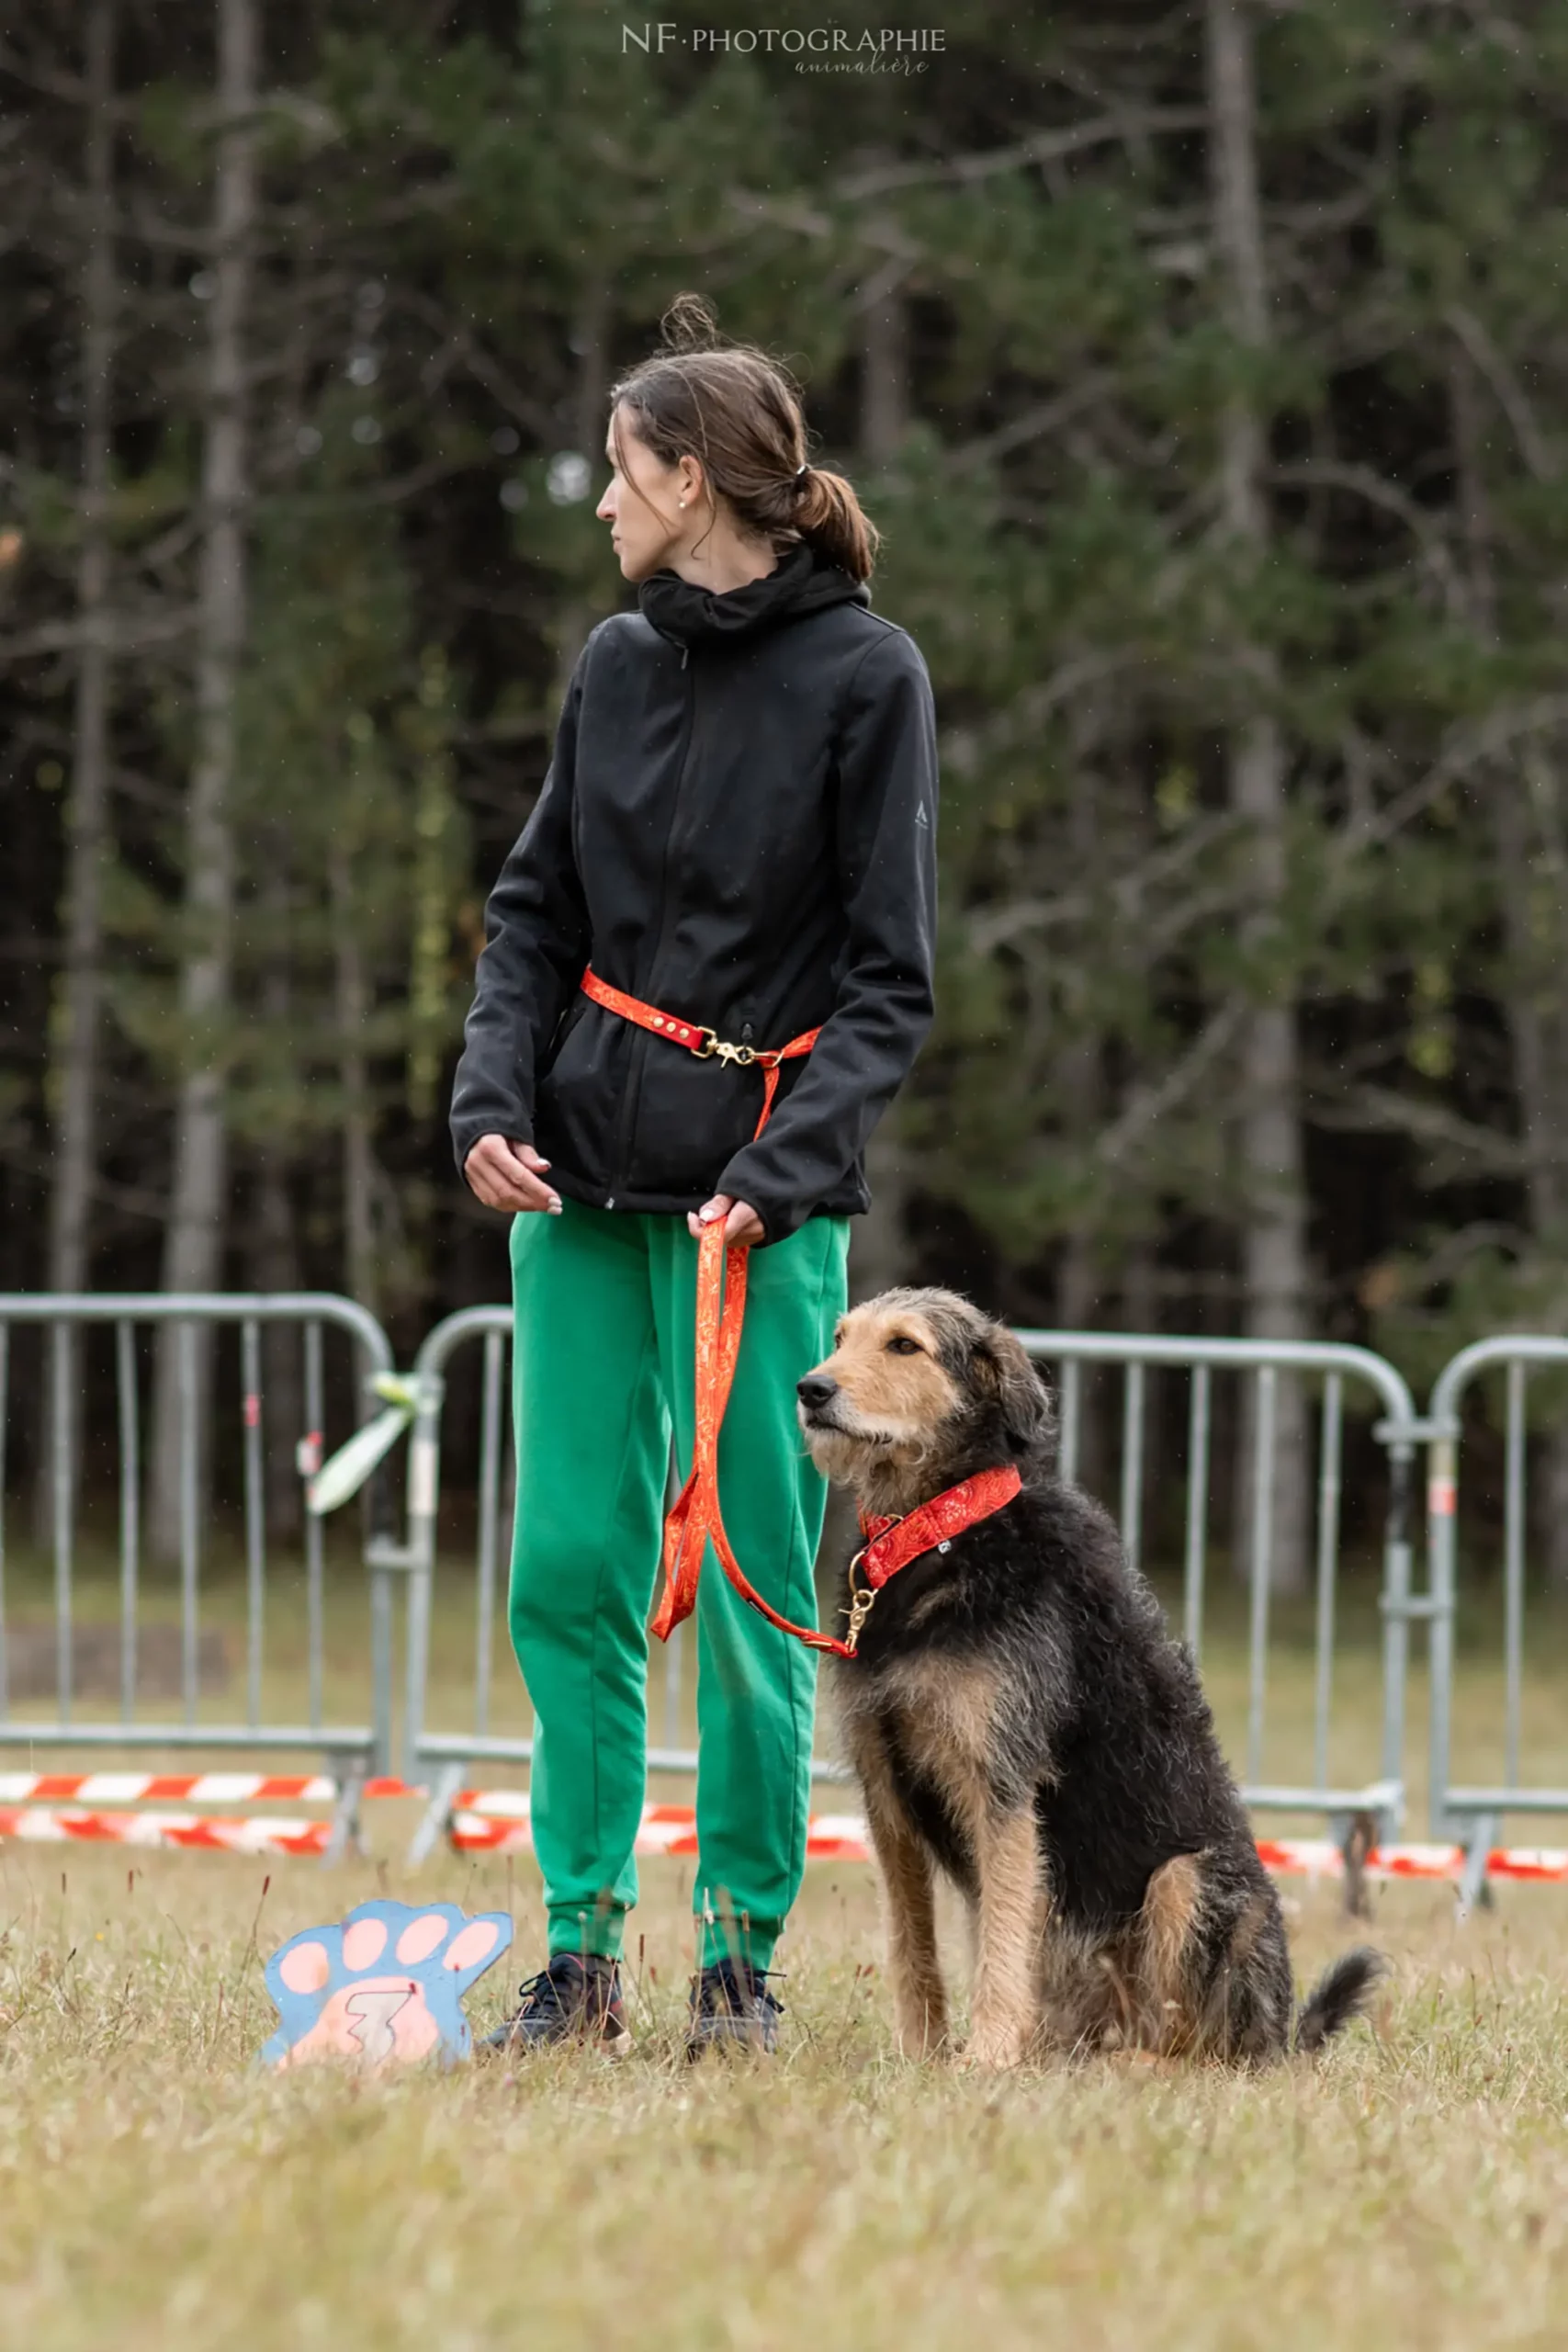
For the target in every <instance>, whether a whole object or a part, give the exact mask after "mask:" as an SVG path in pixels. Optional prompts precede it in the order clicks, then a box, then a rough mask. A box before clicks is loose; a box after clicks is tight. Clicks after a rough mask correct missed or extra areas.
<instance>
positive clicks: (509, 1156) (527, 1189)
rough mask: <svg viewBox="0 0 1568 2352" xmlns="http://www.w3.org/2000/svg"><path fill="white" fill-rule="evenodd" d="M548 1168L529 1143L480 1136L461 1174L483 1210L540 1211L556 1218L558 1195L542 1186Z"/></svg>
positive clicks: (498, 1137)
mask: <svg viewBox="0 0 1568 2352" xmlns="http://www.w3.org/2000/svg"><path fill="white" fill-rule="evenodd" d="M549 1164H550V1163H549V1161H548V1160H547V1159H540V1158H539V1155H538V1153H537V1152H536V1150H535V1148H534V1147H533V1145H532V1144H531V1143H514V1142H513V1140H512V1138H511V1136H480V1137H479V1141H478V1143H477V1144H475V1146H474V1148H473V1149H472V1151H470V1152H469V1154H468V1158H467V1159H465V1160H464V1162H463V1173H464V1175H465V1176H466V1177H467V1178H468V1189H469V1191H470V1192H472V1193H476V1194H477V1195H478V1197H479V1199H480V1200H481V1201H482V1202H483V1203H484V1204H485V1206H486V1208H487V1209H517V1210H525V1209H543V1210H545V1211H546V1212H547V1215H548V1216H559V1215H560V1194H559V1193H558V1192H557V1191H556V1190H555V1189H554V1187H553V1186H552V1185H549V1184H547V1183H546V1182H544V1174H545V1170H546V1169H547V1167H548V1166H549Z"/></svg>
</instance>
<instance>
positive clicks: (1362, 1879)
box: [1332, 1807, 1379, 1919]
mask: <svg viewBox="0 0 1568 2352" xmlns="http://www.w3.org/2000/svg"><path fill="white" fill-rule="evenodd" d="M1332 1835H1333V1838H1334V1842H1335V1844H1336V1845H1337V1847H1338V1849H1339V1856H1340V1860H1342V1861H1343V1863H1344V1865H1345V1881H1344V1883H1345V1916H1346V1917H1347V1918H1349V1919H1370V1918H1371V1916H1372V1906H1371V1898H1370V1896H1369V1894H1368V1893H1367V1862H1368V1860H1369V1858H1370V1856H1371V1852H1372V1850H1373V1849H1374V1847H1375V1846H1376V1845H1377V1843H1378V1835H1379V1831H1378V1817H1377V1815H1376V1814H1375V1813H1372V1812H1371V1811H1369V1810H1368V1809H1366V1808H1365V1807H1362V1808H1360V1809H1359V1810H1358V1811H1357V1812H1355V1813H1351V1814H1339V1815H1337V1816H1336V1818H1335V1820H1334V1822H1333V1824H1332Z"/></svg>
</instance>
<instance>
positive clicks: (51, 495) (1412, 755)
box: [0, 0, 1568, 1566]
mask: <svg viewBox="0 0 1568 2352" xmlns="http://www.w3.org/2000/svg"><path fill="white" fill-rule="evenodd" d="M902 5H903V0H900V6H902ZM650 21H651V33H650ZM658 21H660V20H649V19H645V18H644V17H640V16H638V17H628V16H625V15H623V14H622V13H621V11H620V10H619V9H618V8H615V9H612V8H607V7H605V6H601V5H598V0H570V5H565V0H451V4H450V5H448V4H447V0H377V5H375V6H371V5H369V0H318V5H316V6H312V7H310V8H307V7H304V6H300V5H299V0H182V5H178V6H174V5H164V6H156V5H148V4H147V0H72V4H71V5H62V6H57V7H55V8H52V9H48V10H45V9H35V10H30V11H27V12H18V13H17V15H16V16H15V17H13V18H12V19H11V22H10V26H9V29H8V30H7V32H6V34H5V36H4V39H3V42H0V107H3V112H0V251H3V254H4V290H5V299H4V301H3V302H0V346H3V350H4V366H3V368H0V709H3V722H0V761H3V765H0V824H3V828H4V843H5V856H4V859H3V861H0V1188H3V1198H4V1214H3V1216H0V1289H28V1288H31V1289H36V1288H42V1287H49V1286H58V1287H63V1288H77V1287H93V1288H98V1289H120V1288H132V1287H148V1288H157V1287H159V1286H161V1285H165V1284H166V1285H169V1286H175V1287H182V1288H213V1287H252V1286H254V1287H258V1288H264V1289H275V1288H280V1287H294V1286H297V1285H303V1284H313V1285H318V1286H321V1287H322V1288H327V1289H333V1290H346V1291H349V1292H352V1293H353V1294H354V1295H355V1296H357V1297H358V1298H360V1299H362V1300H364V1301H365V1302H366V1303H367V1305H369V1306H371V1307H372V1308H373V1309H374V1310H375V1311H376V1313H377V1314H378V1315H379V1316H380V1317H383V1319H384V1320H385V1321H386V1322H387V1324H388V1327H389V1329H390V1330H391V1331H392V1333H393V1335H394V1339H395V1341H396V1344H397V1346H398V1348H399V1351H400V1355H401V1354H402V1353H403V1351H405V1350H406V1349H407V1348H410V1347H412V1344H413V1342H414V1341H415V1340H417V1338H418V1337H419V1335H420V1334H421V1333H422V1332H423V1330H424V1329H427V1328H428V1327H429V1325H430V1324H431V1323H432V1322H433V1321H434V1319H435V1318H436V1317H438V1316H439V1315H441V1314H442V1313H444V1312H445V1311H446V1310H447V1309H449V1308H451V1307H453V1306H458V1305H462V1304H465V1303H468V1302H469V1301H473V1300H479V1299H490V1298H494V1297H497V1296H501V1295H504V1291H505V1283H506V1259H505V1251H504V1229H503V1227H502V1221H501V1220H500V1219H499V1218H496V1217H493V1216H491V1215H490V1214H489V1213H488V1212H486V1211H484V1210H482V1209H480V1208H479V1205H478V1204H476V1203H475V1202H473V1201H472V1200H471V1199H469V1198H468V1197H467V1196H466V1194H465V1193H464V1191H463V1189H462V1187H461V1186H460V1184H459V1182H458V1181H457V1176H456V1173H455V1170H454V1169H453V1165H452V1159H451V1154H450V1149H449V1146H448V1142H447V1136H446V1099H447V1093H448V1088H449V1081H450V1076H451V1071H452V1068H453V1063H454V1058H455V1053H456V1048H457V1040H458V1036H459V1033H460V1027H461V1022H462V1016H463V1012H464V1009H465V1006H466V1003H467V1000H468V990H469V986H470V979H471V973H472V967H473V961H474V956H475V954H476V951H477V948H478V946H479V944H480V941H481V937H482V933H481V910H482V905H483V899H484V895H485V892H486V889H487V888H488V886H489V883H490V881H491V878H492V877H493V876H494V874H495V872H496V870H497V869H498V867H499V865H500V863H501V860H502V856H503V854H504V853H505V851H506V849H507V847H508V846H509V844H510V843H511V842H512V840H513V837H514V836H515V834H516V833H517V831H519V829H520V828H521V826H522V824H523V822H524V820H525V817H526V815H527V812H528V809H529V807H530V805H531V802H532V798H533V796H534V794H535V792H536V789H537V786H538V785H539V782H540V780H541V777H542V775H543V773H544V769H545V766H546V763H547V757H548V750H549V741H550V735H551V729H552V726H553V722H554V716H555V711H556V707H557V701H558V695H559V692H560V689H561V685H562V682H563V679H564V676H565V674H566V673H567V671H568V669H569V667H570V663H571V662H572V660H573V658H574V656H575V654H576V651H577V650H578V648H579V646H580V644H581V640H582V638H583V636H584V634H585V632H586V631H587V630H588V628H590V627H592V624H593V622H594V621H595V620H596V619H597V618H598V617H599V616H602V615H604V614H605V613H607V612H610V611H612V610H615V608H616V607H617V606H619V605H622V604H624V603H625V602H626V597H627V591H626V588H625V585H624V583H623V582H622V581H621V579H620V576H619V572H618V570H617V569H616V567H615V564H614V562H613V560H612V559H611V555H610V551H609V548H608V545H607V539H606V534H605V531H604V526H601V525H599V524H597V523H596V522H595V521H594V520H593V511H592V510H593V503H594V501H595V498H596V497H597V495H598V493H599V491H600V489H601V488H602V486H603V481H604V469H603V463H602V458H601V454H600V452H601V447H602V439H603V432H604V419H605V392H606V388H607V386H608V385H609V383H610V382H611V381H612V380H613V379H614V377H615V373H616V371H617V370H618V369H619V368H623V367H624V366H625V365H626V363H628V362H630V361H632V360H635V359H636V358H637V357H638V356H642V355H643V354H644V353H645V352H646V351H647V350H648V349H649V346H650V345H651V344H652V343H653V341H654V339H655V337H656V334H657V326H658V321H659V317H660V312H661V311H662V310H663V308H664V307H665V305H666V303H667V302H668V301H669V300H670V298H671V296H672V295H673V294H674V293H675V292H676V291H678V290H679V289H681V288H687V287H690V288H696V289H698V290H700V291H702V292H703V293H705V295H706V296H708V297H709V298H710V300H712V301H713V302H714V303H715V305H716V309H717V311H718V314H719V317H720V321H721V323H722V325H723V326H724V327H725V329H726V330H727V331H728V333H730V334H734V335H736V336H738V337H746V338H751V339H756V340H759V341H761V342H762V343H764V344H766V345H769V346H770V347H771V348H773V350H774V351H776V352H777V353H779V354H780V355H781V356H784V357H785V358H786V359H787V360H788V361H789V362H790V363H791V364H792V365H793V366H794V368H795V370H796V372H797V374H798V375H799V377H800V379H802V381H803V383H804V385H805V387H806V390H807V401H808V410H809V414H810V417H811V420H812V423H813V426H814V429H815V433H816V435H817V437H818V445H819V454H820V455H821V457H822V458H824V460H825V461H828V462H831V463H833V464H835V465H842V466H843V467H844V468H845V469H846V470H848V471H849V472H850V473H851V474H852V476H853V478H854V479H855V481H857V483H858V484H859V486H860V487H861V490H862V492H863V498H864V501H865V503H866V504H867V506H868V508H869V510H870V512H871V513H872V514H873V515H874V517H875V518H876V519H877V521H878V522H879V523H880V525H881V526H882V527H883V529H884V531H885V533H886V542H885V551H884V557H883V560H882V563H881V566H880V569H879V571H878V575H877V579H876V582H875V596H876V601H877V604H878V606H879V608H880V609H881V610H883V611H884V612H886V614H888V615H889V616H891V617H892V618H894V619H896V620H897V621H898V622H900V623H901V624H903V625H904V626H905V627H907V628H909V629H911V630H912V631H913V632H914V634H915V636H916V637H917V639H919V643H920V645H921V647H922V649H923V650H924V652H925V655H926V658H927V660H928V662H929V664H930V667H931V674H932V678H933V681H934V684H935V689H936V695H937V703H938V711H939V718H940V723H941V733H942V766H943V789H944V816H943V839H942V851H943V865H942V893H943V899H942V978H941V1016H940V1022H939V1025H938V1028H937V1031H936V1033H935V1035H934V1036H933V1038H932V1041H931V1045H930V1046H929V1048H928V1050H927V1052H926V1054H925V1056H924V1057H923V1060H922V1062H921V1064H920V1066H919V1071H918V1073H917V1076H916V1078H915V1080H914V1081H913V1083H912V1084H911V1086H910V1088H909V1090H908V1093H907V1095H906V1097H905V1099H904V1100H903V1101H902V1102H901V1103H900V1104H899V1105H898V1107H897V1112H896V1114H894V1116H893V1117H892V1118H891V1119H890V1120H889V1122H888V1123H887V1125H886V1129H885V1131H884V1132H883V1133H882V1135H881V1136H879V1137H878V1140H877V1144H876V1148H875V1153H874V1169H873V1175H874V1183H875V1185H876V1189H877V1200H878V1205H877V1210H876V1213H875V1215H874V1217H873V1218H871V1219H869V1220H867V1221H866V1224H865V1227H864V1230H863V1232H861V1233H860V1234H859V1235H858V1236H857V1244H856V1272H857V1280H858V1281H859V1283H861V1285H862V1287H868V1286H872V1285H874V1284H880V1283H882V1282H884V1281H886V1279H888V1278H890V1277H891V1276H893V1275H895V1274H902V1275H909V1274H914V1275H919V1276H925V1277H932V1278H942V1279H947V1280H953V1281H956V1282H958V1283H962V1284H964V1286H966V1287H968V1288H970V1289H971V1290H973V1291H974V1292H975V1293H976V1295H978V1296H979V1297H981V1298H982V1299H983V1300H985V1301H986V1302H987V1304H988V1305H991V1306H995V1307H997V1308H998V1309H1000V1310H1002V1311H1005V1312H1006V1313H1008V1314H1009V1315H1010V1316H1011V1317H1015V1318H1018V1319H1022V1320H1027V1321H1032V1322H1040V1323H1055V1324H1061V1325H1066V1326H1094V1325H1107V1326H1121V1327H1124V1328H1128V1329H1169V1330H1205V1331H1219V1332H1233V1331H1242V1332H1247V1331H1250V1332H1258V1333H1263V1334H1268V1335H1276V1336H1278V1335H1284V1336H1290V1335H1292V1334H1296V1335H1303V1336H1305V1335H1321V1336H1333V1337H1341V1338H1356V1339H1363V1340H1371V1342H1372V1343H1374V1344H1377V1345H1379V1346H1382V1347H1384V1348H1385V1349H1387V1350H1388V1351H1390V1352H1392V1353H1393V1355H1394V1357H1395V1359H1396V1360H1397V1361H1398V1362H1399V1363H1401V1365H1402V1368H1403V1369H1404V1370H1405V1372H1406V1374H1408V1375H1409V1376H1411V1377H1412V1378H1413V1379H1417V1380H1419V1379H1423V1378H1424V1377H1426V1376H1427V1375H1428V1374H1430V1372H1431V1371H1432V1370H1433V1369H1434V1368H1435V1366H1436V1364H1437V1363H1438V1361H1439V1360H1440V1359H1441V1357H1442V1356H1444V1355H1446V1354H1447V1353H1448V1352H1449V1351H1450V1350H1451V1348H1452V1347H1453V1346H1455V1345H1457V1344H1459V1342H1460V1341H1461V1340H1464V1339H1466V1338H1469V1337H1471V1336H1473V1335H1474V1334H1476V1333H1477V1332H1479V1331H1482V1330H1487V1329H1499V1328H1502V1327H1504V1326H1507V1325H1514V1326H1518V1325H1524V1326H1535V1327H1539V1328H1556V1329H1561V1328H1562V1318H1563V1316H1564V1312H1565V1309H1568V1260H1565V1254H1564V1244H1565V1241H1568V970H1565V967H1564V958H1563V944H1564V914H1565V907H1564V898H1565V886H1568V641H1565V628H1564V625H1565V621H1568V576H1565V557H1568V463H1565V461H1568V6H1564V5H1562V0H1541V4H1540V5H1536V6H1518V7H1516V8H1514V9H1513V10H1512V11H1510V10H1509V9H1508V8H1507V7H1506V5H1505V6H1502V7H1493V6H1485V7H1483V6H1479V5H1477V6H1470V5H1467V4H1466V0H1398V5H1383V6H1380V5H1376V0H1280V5H1274V6H1263V5H1254V0H1191V5H1178V6H1169V5H1161V6H1145V5H1140V0H1097V5H1095V6H1087V5H1075V6H1065V7H1063V6H1056V7H1050V8H1046V7H1041V8H1039V9H1036V10H1033V11H1027V12H1026V11H1013V10H1009V9H1003V8H1001V7H999V6H989V5H982V4H980V0H943V5H942V8H941V11H940V14H939V13H938V11H937V10H936V9H935V7H934V6H933V7H932V8H931V11H930V12H929V14H928V15H927V16H926V17H922V18H920V19H919V20H918V21H917V20H914V19H906V18H905V17H902V16H901V15H899V14H898V13H897V12H896V11H894V10H893V9H892V8H891V6H889V8H888V10H887V11H886V13H878V12H874V11H872V10H869V9H864V8H844V9H842V10H841V11H838V12H836V13H835V14H834V15H832V16H818V14H817V13H815V12H814V11H813V10H811V9H808V8H803V7H800V6H795V5H793V0H770V5H769V6H768V7H767V8H766V9H765V10H764V9H761V8H759V9H758V11H756V12H755V14H754V15H753V16H745V15H742V14H740V13H739V12H737V11H735V10H733V9H726V10H723V11H717V10H715V9H713V8H712V7H711V6H701V7H696V8H688V7H685V6H682V5H680V0H665V6H664V8H663V13H662V18H661V21H662V23H663V26H664V28H665V31H664V35H663V39H662V53H660V47H661V43H660V35H659V32H658V29H657V24H658ZM822 26H826V27H829V28H832V27H835V26H836V27H838V28H840V30H842V31H843V33H844V35H845V40H846V43H847V44H848V43H853V44H860V43H861V42H862V37H863V35H869V36H870V38H871V40H872V41H873V42H874V43H875V44H876V46H875V47H874V49H869V48H867V47H866V46H857V47H855V48H849V47H847V46H846V47H844V48H841V49H840V51H839V53H838V55H837V56H836V57H835V56H834V55H833V54H832V52H831V51H829V53H828V54H827V55H826V56H824V55H823V54H822V52H821V51H818V52H817V54H816V57H815V62H816V63H817V64H818V65H829V64H831V65H833V66H834V67H835V68H846V69H847V67H848V66H849V65H850V64H852V63H853V64H856V65H858V66H859V67H860V68H861V69H862V70H856V71H850V70H834V71H817V72H807V71H801V70H798V69H799V68H800V66H801V65H802V64H804V63H807V62H813V60H812V52H811V51H809V50H807V49H805V48H801V49H799V50H795V48H794V47H793V46H791V44H792V43H793V40H794V36H795V34H797V33H798V34H801V35H803V36H804V34H806V33H807V31H808V30H810V29H811V28H817V27H822ZM900 31H902V32H903V33H904V34H905V35H906V43H905V47H904V49H903V50H902V51H899V50H898V49H897V46H896V36H897V33H899V32H900ZM770 34H771V38H772V48H771V50H770V48H769V46H768V42H769V38H770ZM916 34H918V35H919V36H920V46H919V48H918V49H917V48H914V47H913V46H912V45H911V42H910V40H909V38H908V37H909V36H911V35H916ZM786 35H787V36H789V40H788V41H787V42H786V40H785V36H786ZM752 36H754V37H755V38H754V40H753V39H752V38H751V37H752ZM645 41H646V42H647V47H646V49H645V48H644V46H643V45H642V44H643V43H644V42H645ZM933 44H940V46H933ZM873 59H875V60H876V61H877V62H878V63H879V65H880V66H881V67H882V68H883V69H885V70H878V71H874V72H873V71H869V70H863V69H864V68H866V67H867V66H868V65H869V64H870V63H871V62H872V60H873ZM905 67H907V68H911V69H913V68H918V69H919V70H898V69H900V68H905ZM1292 1409H1296V1410H1299V1409H1300V1408H1299V1406H1298V1407H1296V1408H1292ZM1286 1436H1287V1439H1289V1436H1290V1431H1289V1430H1287V1431H1286ZM1544 1442H1545V1451H1546V1454H1547V1457H1548V1459H1547V1464H1546V1467H1547V1469H1548V1471H1549V1473H1550V1476H1549V1481H1548V1488H1549V1491H1548V1498H1547V1504H1548V1508H1547V1521H1548V1524H1549V1525H1551V1526H1553V1527H1556V1528H1558V1529H1561V1530H1562V1531H1568V1439H1564V1438H1563V1437H1561V1436H1551V1435H1548V1436H1547V1438H1546V1439H1545V1441H1544ZM1564 1540H1565V1541H1568V1536H1565V1539H1564ZM1564 1565H1568V1562H1563V1563H1559V1566H1564Z"/></svg>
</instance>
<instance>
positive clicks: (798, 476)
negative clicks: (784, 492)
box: [795, 466, 806, 481]
mask: <svg viewBox="0 0 1568 2352" xmlns="http://www.w3.org/2000/svg"><path fill="white" fill-rule="evenodd" d="M795 480H796V481H805V480H806V468H805V467H804V466H796V468H795Z"/></svg>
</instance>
